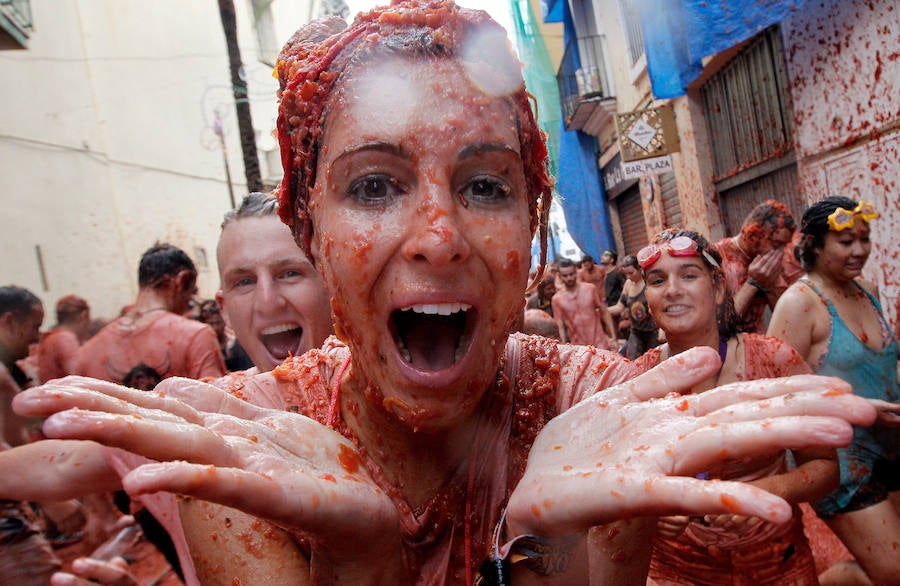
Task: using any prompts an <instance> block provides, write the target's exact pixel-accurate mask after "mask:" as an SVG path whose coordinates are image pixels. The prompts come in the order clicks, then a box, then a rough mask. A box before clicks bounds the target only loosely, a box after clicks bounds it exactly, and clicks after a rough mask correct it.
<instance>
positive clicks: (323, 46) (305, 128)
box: [275, 0, 553, 279]
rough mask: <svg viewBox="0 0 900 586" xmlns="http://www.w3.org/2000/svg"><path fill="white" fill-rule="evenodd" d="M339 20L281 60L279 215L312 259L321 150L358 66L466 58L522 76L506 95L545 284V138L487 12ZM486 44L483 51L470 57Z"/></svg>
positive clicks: (409, 3) (430, 11) (394, 8)
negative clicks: (381, 58)
mask: <svg viewBox="0 0 900 586" xmlns="http://www.w3.org/2000/svg"><path fill="white" fill-rule="evenodd" d="M345 26H346V25H345V23H344V22H343V20H341V19H339V18H335V17H330V18H326V19H324V20H319V21H315V22H313V23H310V24H309V25H306V26H305V27H303V28H301V29H300V30H298V31H297V32H296V33H295V34H294V36H293V37H291V39H290V40H289V41H288V43H287V44H286V45H285V47H284V48H283V49H282V51H281V53H280V54H279V56H278V62H277V63H276V66H275V70H276V73H277V75H278V80H279V85H280V90H279V96H280V100H279V107H278V121H277V132H278V142H279V144H280V147H281V162H282V165H283V167H284V177H283V179H282V182H281V185H280V186H279V188H278V190H277V196H278V200H279V215H280V216H281V219H282V220H283V221H284V222H285V223H286V224H288V225H289V226H290V227H291V231H292V232H293V234H294V239H295V240H296V241H297V243H298V244H299V245H300V247H301V248H302V249H303V251H304V252H306V253H307V256H310V257H311V255H310V244H311V242H312V236H313V230H314V227H313V225H312V219H311V217H310V213H309V211H310V210H309V203H310V202H309V197H310V193H311V191H312V188H313V186H314V185H315V182H316V167H317V164H318V157H319V149H320V147H321V141H322V138H323V135H324V127H325V125H326V119H327V117H328V108H329V106H330V103H331V97H332V95H333V94H334V93H335V92H334V90H335V88H336V86H337V85H338V84H339V82H340V81H341V80H342V79H343V77H344V76H345V75H349V74H348V72H349V71H352V70H353V69H354V67H364V66H365V65H364V64H365V63H366V62H368V61H369V60H370V59H371V58H372V56H374V55H394V56H403V57H407V58H412V59H421V60H430V61H435V60H448V59H453V58H457V57H460V56H462V55H463V54H465V59H466V60H479V61H480V62H481V63H479V65H481V64H485V65H490V66H492V67H493V69H494V71H496V72H498V73H505V74H508V75H510V76H512V75H514V76H515V79H516V80H517V82H518V83H517V89H516V90H515V91H513V92H512V93H510V94H508V95H506V96H504V97H503V98H502V99H504V100H506V101H507V102H508V103H509V104H510V106H511V107H512V110H513V112H514V113H515V117H516V125H517V130H518V136H519V143H520V148H521V153H522V164H523V167H524V172H525V195H526V197H527V198H528V211H529V215H530V220H531V221H530V227H531V231H532V233H534V232H535V230H539V231H540V242H541V256H540V270H539V272H538V275H537V277H536V279H540V277H541V275H542V273H543V268H544V264H545V263H546V257H547V216H548V214H549V212H550V202H551V198H552V187H553V180H552V178H551V176H550V173H549V167H548V153H547V145H546V142H545V138H544V134H543V133H542V131H541V130H540V129H539V128H538V126H537V122H536V121H535V117H534V114H533V113H532V110H531V104H530V102H529V94H528V93H527V91H526V90H525V85H524V82H523V81H522V73H521V63H519V61H518V59H517V58H516V57H515V54H514V52H513V51H512V49H511V47H510V46H509V41H508V39H507V35H506V31H504V29H503V28H502V27H501V26H500V25H498V24H497V23H496V22H494V21H493V20H491V18H490V17H489V16H488V14H487V13H486V12H484V11H481V10H472V9H466V8H459V7H457V6H456V5H455V4H454V3H453V1H452V0H394V2H393V3H392V5H391V6H390V7H381V8H375V9H373V10H371V11H369V12H367V13H364V14H360V15H359V16H358V17H357V18H356V20H355V21H354V22H353V24H351V25H350V26H349V27H346V28H344V27H345ZM474 42H477V43H478V48H477V50H475V51H464V49H465V48H466V47H471V46H472V45H473V43H474Z"/></svg>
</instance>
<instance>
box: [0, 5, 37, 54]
mask: <svg viewBox="0 0 900 586" xmlns="http://www.w3.org/2000/svg"><path fill="white" fill-rule="evenodd" d="M31 31H32V22H31V2H30V0H0V49H12V48H20V49H21V48H23V47H25V46H26V45H27V43H28V37H29V36H30V35H31Z"/></svg>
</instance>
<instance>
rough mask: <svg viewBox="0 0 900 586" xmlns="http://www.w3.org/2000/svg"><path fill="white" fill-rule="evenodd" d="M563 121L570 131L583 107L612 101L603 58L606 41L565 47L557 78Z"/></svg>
mask: <svg viewBox="0 0 900 586" xmlns="http://www.w3.org/2000/svg"><path fill="white" fill-rule="evenodd" d="M556 83H557V85H558V86H559V99H560V103H561V104H560V105H561V106H562V112H563V119H564V120H565V121H566V126H567V127H569V126H570V125H571V123H572V121H573V120H574V119H575V118H576V113H577V110H578V108H579V106H580V105H582V104H585V103H587V102H597V101H598V100H599V99H602V98H608V97H610V91H609V83H608V80H607V78H606V60H605V59H604V58H603V37H602V36H600V35H593V36H589V37H582V38H579V39H573V40H571V41H569V43H568V44H567V45H566V51H565V53H563V58H562V62H561V63H560V65H559V71H558V72H557V74H556Z"/></svg>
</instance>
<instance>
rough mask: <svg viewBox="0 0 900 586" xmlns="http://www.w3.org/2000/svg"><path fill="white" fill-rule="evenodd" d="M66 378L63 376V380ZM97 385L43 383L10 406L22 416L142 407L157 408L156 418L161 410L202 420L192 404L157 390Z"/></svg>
mask: <svg viewBox="0 0 900 586" xmlns="http://www.w3.org/2000/svg"><path fill="white" fill-rule="evenodd" d="M69 378H70V377H66V378H65V379H62V380H63V381H66V380H69ZM88 380H92V379H88ZM96 387H99V388H95V387H94V386H91V387H85V386H84V385H81V384H74V385H69V384H59V385H57V384H47V385H42V386H40V387H35V388H33V389H28V390H27V391H23V392H22V393H19V394H18V395H16V397H15V399H14V400H13V409H14V410H15V411H16V412H17V413H19V414H20V415H24V416H30V417H49V416H50V415H52V414H54V413H58V412H60V411H65V410H66V409H72V408H79V409H85V410H89V411H106V412H108V413H121V414H125V413H131V412H135V409H138V408H141V409H155V410H158V411H159V414H157V415H156V417H159V418H167V416H166V415H163V413H171V414H172V416H173V417H174V418H179V419H186V420H188V421H193V422H199V421H200V420H201V418H200V416H199V415H198V413H197V411H196V410H195V409H194V408H193V407H191V406H189V405H186V404H184V403H183V402H181V401H178V400H177V399H173V398H170V397H167V396H165V395H162V394H159V393H155V392H148V391H138V390H135V389H129V388H128V387H122V386H119V385H113V384H105V385H97V386H96ZM169 419H171V418H169Z"/></svg>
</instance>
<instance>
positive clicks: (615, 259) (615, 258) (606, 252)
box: [600, 250, 619, 264]
mask: <svg viewBox="0 0 900 586" xmlns="http://www.w3.org/2000/svg"><path fill="white" fill-rule="evenodd" d="M607 255H609V257H610V258H611V259H612V260H613V264H615V263H617V262H618V261H619V253H617V252H616V251H615V250H604V251H603V254H601V255H600V256H607Z"/></svg>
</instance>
